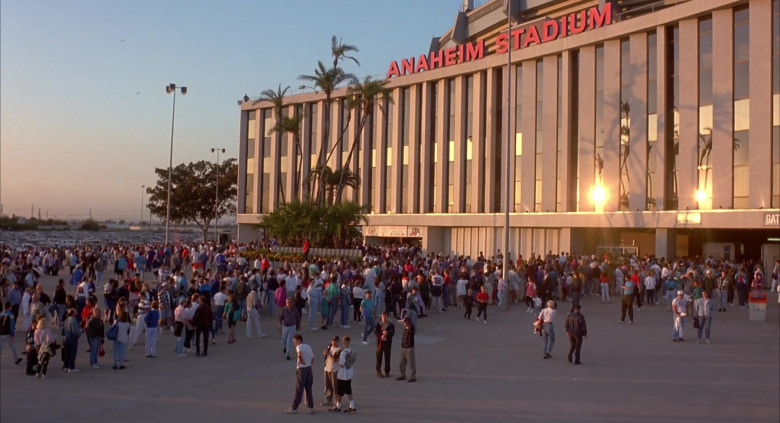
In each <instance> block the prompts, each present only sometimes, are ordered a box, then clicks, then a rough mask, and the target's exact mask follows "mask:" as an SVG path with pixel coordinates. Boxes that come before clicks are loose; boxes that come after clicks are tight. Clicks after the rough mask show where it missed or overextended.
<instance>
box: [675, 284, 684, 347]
mask: <svg viewBox="0 0 780 423" xmlns="http://www.w3.org/2000/svg"><path fill="white" fill-rule="evenodd" d="M683 295H684V292H683V291H682V290H679V291H677V298H675V299H674V300H672V316H673V317H674V327H673V330H672V341H673V342H682V341H685V339H683V327H684V326H685V309H686V306H685V298H684V297H683Z"/></svg>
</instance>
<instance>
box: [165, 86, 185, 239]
mask: <svg viewBox="0 0 780 423" xmlns="http://www.w3.org/2000/svg"><path fill="white" fill-rule="evenodd" d="M176 91H180V92H181V95H187V87H177V86H176V84H173V83H171V84H168V85H166V86H165V93H166V94H170V93H173V112H172V113H171V154H170V157H169V158H168V201H167V207H166V209H167V210H166V212H165V245H166V246H167V245H168V239H169V234H170V225H171V176H172V173H173V128H174V122H175V120H176Z"/></svg>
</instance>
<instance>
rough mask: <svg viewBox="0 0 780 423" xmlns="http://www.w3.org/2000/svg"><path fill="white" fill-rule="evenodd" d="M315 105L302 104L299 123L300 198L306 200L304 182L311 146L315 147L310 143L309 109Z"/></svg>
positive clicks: (309, 166)
mask: <svg viewBox="0 0 780 423" xmlns="http://www.w3.org/2000/svg"><path fill="white" fill-rule="evenodd" d="M316 107H317V105H316V104H308V103H304V104H303V113H302V114H301V121H300V134H299V135H300V139H301V151H302V154H301V159H302V160H303V162H302V163H301V178H300V183H301V186H300V188H299V189H300V192H301V195H300V198H301V199H304V198H306V195H307V194H308V193H307V192H306V181H307V180H308V179H309V176H310V175H311V167H312V166H311V155H312V146H313V145H316V143H314V142H311V141H312V139H311V129H312V116H311V108H316Z"/></svg>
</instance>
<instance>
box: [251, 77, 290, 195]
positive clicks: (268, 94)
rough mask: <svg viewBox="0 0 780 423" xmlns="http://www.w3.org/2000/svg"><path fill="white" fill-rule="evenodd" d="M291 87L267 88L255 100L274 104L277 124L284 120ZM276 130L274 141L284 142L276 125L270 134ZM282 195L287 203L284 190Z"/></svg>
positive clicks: (277, 143) (269, 131)
mask: <svg viewBox="0 0 780 423" xmlns="http://www.w3.org/2000/svg"><path fill="white" fill-rule="evenodd" d="M289 89H290V86H289V85H288V86H286V87H284V89H282V84H279V88H277V89H276V91H274V90H265V91H263V92H261V93H260V98H259V99H257V101H255V104H257V103H259V102H261V101H269V102H271V103H272V104H273V105H274V117H275V118H276V125H277V126H278V125H279V124H280V123H281V122H282V107H283V106H284V96H285V95H286V94H287V91H288V90H289ZM274 132H275V133H276V139H275V140H274V143H275V144H276V145H279V144H280V143H281V142H282V131H276V130H275V127H274V128H270V129H269V130H268V134H269V135H270V134H272V133H274ZM281 196H282V203H286V202H287V201H286V200H285V198H284V190H282V191H281Z"/></svg>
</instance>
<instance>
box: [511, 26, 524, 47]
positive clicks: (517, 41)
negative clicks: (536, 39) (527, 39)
mask: <svg viewBox="0 0 780 423" xmlns="http://www.w3.org/2000/svg"><path fill="white" fill-rule="evenodd" d="M524 32H525V29H524V28H520V29H516V30H514V31H512V40H513V42H512V50H517V49H519V48H520V35H522V34H523V33H524Z"/></svg>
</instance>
